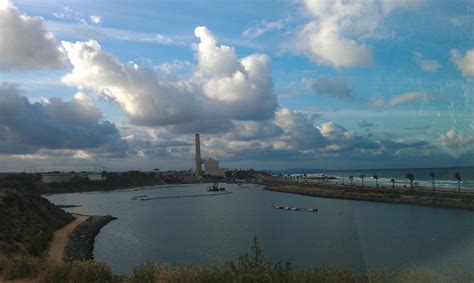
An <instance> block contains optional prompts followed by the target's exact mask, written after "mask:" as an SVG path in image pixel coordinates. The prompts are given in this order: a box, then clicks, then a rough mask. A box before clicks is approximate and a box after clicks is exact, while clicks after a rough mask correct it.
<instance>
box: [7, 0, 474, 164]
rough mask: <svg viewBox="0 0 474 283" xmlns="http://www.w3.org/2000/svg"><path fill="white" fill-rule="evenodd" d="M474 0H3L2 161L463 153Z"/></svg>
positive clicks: (310, 159)
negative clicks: (198, 153) (197, 147)
mask: <svg viewBox="0 0 474 283" xmlns="http://www.w3.org/2000/svg"><path fill="white" fill-rule="evenodd" d="M473 15H474V4H473V2H472V1H470V0H455V1H442V0H361V1H342V0H334V1H333V0H312V1H310V0H302V1H299V0H298V1H297V0H279V1H268V0H262V1H224V0H219V1H218V0H215V1H214V0H213V1H184V0H180V1H111V0H107V1H106V0H95V1H88V0H81V1H74V0H73V1H51V0H44V1H43V0H34V1H33V0H17V1H15V0H14V1H7V0H0V35H1V37H0V171H25V170H26V171H49V170H93V169H94V168H97V167H98V166H100V167H105V168H106V169H107V170H151V169H153V168H160V169H162V170H168V169H170V170H175V169H189V168H192V166H193V158H194V145H193V140H194V133H197V132H199V133H201V141H202V146H201V147H202V152H203V156H204V157H207V158H216V159H218V160H219V161H220V163H221V166H223V167H228V168H256V169H283V168H295V167H297V168H323V169H357V168H413V167H445V166H446V167H448V166H470V165H471V166H472V165H474V119H473V118H474V116H473V110H474V103H473V99H474V32H473V30H474V29H473V28H474V16H473Z"/></svg>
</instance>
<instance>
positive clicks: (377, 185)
mask: <svg viewBox="0 0 474 283" xmlns="http://www.w3.org/2000/svg"><path fill="white" fill-rule="evenodd" d="M373 178H374V179H375V187H376V188H378V187H379V176H377V175H374V177H373Z"/></svg>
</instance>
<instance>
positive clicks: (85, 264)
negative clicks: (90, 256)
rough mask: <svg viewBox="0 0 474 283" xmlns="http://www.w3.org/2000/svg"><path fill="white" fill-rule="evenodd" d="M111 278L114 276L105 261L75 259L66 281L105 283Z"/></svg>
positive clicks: (73, 282)
mask: <svg viewBox="0 0 474 283" xmlns="http://www.w3.org/2000/svg"><path fill="white" fill-rule="evenodd" d="M113 279H114V277H113V275H112V270H111V269H110V267H109V266H107V265H106V264H105V263H102V262H94V261H75V262H73V263H72V266H71V270H70V271H69V275H68V280H67V282H71V283H90V282H97V283H105V282H112V281H113ZM64 281H66V280H64ZM64 281H63V282H64Z"/></svg>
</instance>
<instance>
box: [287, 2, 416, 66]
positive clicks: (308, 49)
mask: <svg viewBox="0 0 474 283" xmlns="http://www.w3.org/2000/svg"><path fill="white" fill-rule="evenodd" d="M303 2H304V8H305V10H306V12H307V13H308V14H309V15H310V17H311V18H312V20H311V21H310V22H309V23H308V24H306V25H305V26H304V27H303V28H301V30H300V31H299V33H298V36H297V38H296V40H295V41H296V42H295V43H294V45H293V48H294V50H295V51H297V52H300V53H302V54H304V55H306V56H307V57H308V58H309V59H311V60H312V61H313V62H315V63H317V64H321V65H328V66H332V67H337V68H338V67H358V66H368V65H371V64H373V61H374V59H373V55H372V48H371V47H370V46H368V45H367V44H366V43H365V40H366V39H369V38H377V37H381V35H380V32H379V26H380V23H381V22H382V20H383V18H384V16H386V15H387V14H389V13H390V12H391V11H393V10H395V9H409V8H415V7H418V6H419V5H420V3H421V2H422V1H392V0H387V1H385V0H378V1H377V0H365V1H342V0H304V1H303Z"/></svg>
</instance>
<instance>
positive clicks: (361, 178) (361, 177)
mask: <svg viewBox="0 0 474 283" xmlns="http://www.w3.org/2000/svg"><path fill="white" fill-rule="evenodd" d="M359 177H360V180H361V182H362V188H363V187H364V178H365V176H364V175H360V176H359Z"/></svg>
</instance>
